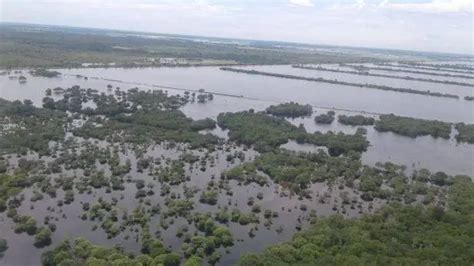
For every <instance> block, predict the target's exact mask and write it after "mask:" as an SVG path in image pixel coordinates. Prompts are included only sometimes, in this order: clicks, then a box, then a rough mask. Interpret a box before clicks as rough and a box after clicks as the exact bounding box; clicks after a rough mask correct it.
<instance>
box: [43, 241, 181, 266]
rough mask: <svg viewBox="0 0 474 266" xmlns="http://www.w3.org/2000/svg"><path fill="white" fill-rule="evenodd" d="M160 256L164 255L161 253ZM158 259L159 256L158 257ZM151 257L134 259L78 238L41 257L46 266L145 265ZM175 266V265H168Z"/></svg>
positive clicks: (166, 258) (142, 256)
mask: <svg viewBox="0 0 474 266" xmlns="http://www.w3.org/2000/svg"><path fill="white" fill-rule="evenodd" d="M159 255H162V254H161V253H160V254H159ZM157 257H158V256H157ZM153 258H154V257H152V256H151V255H140V256H137V257H133V256H131V255H128V254H126V253H125V252H124V251H123V250H121V249H119V248H106V247H103V246H99V245H94V244H92V243H91V242H89V241H88V240H86V239H83V238H76V239H75V240H74V241H73V242H72V243H71V241H69V240H65V241H64V242H62V243H61V244H59V245H58V246H57V247H55V248H54V249H52V250H49V251H46V252H45V253H43V254H42V256H41V261H42V263H43V265H44V266H55V265H143V264H142V262H143V261H149V262H151V261H152V259H153ZM174 259H175V257H162V258H160V259H159V260H160V261H161V263H164V262H171V263H172V262H175V261H174ZM167 265H175V264H167Z"/></svg>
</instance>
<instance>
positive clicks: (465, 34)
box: [0, 0, 474, 55]
mask: <svg viewBox="0 0 474 266" xmlns="http://www.w3.org/2000/svg"><path fill="white" fill-rule="evenodd" d="M0 22H24V23H35V24H49V25H66V26H79V27H93V28H107V29H120V30H134V31H146V32H156V33H175V34H189V35H202V36H212V37H228V38H242V39H256V40H274V41H290V42H302V43H312V44H328V45H344V46H358V47H376V48H390V49H403V50H417V51H432V52H450V53H464V54H471V55H474V33H473V30H474V0H0Z"/></svg>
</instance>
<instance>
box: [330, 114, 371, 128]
mask: <svg viewBox="0 0 474 266" xmlns="http://www.w3.org/2000/svg"><path fill="white" fill-rule="evenodd" d="M337 119H338V121H339V123H341V124H344V125H350V126H371V125H373V124H374V122H375V119H374V118H372V117H365V116H362V115H353V116H347V115H340V116H338V117H337Z"/></svg>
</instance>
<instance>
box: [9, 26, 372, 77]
mask: <svg viewBox="0 0 474 266" xmlns="http://www.w3.org/2000/svg"><path fill="white" fill-rule="evenodd" d="M143 34H144V33H143V32H141V33H137V36H135V34H130V32H120V31H110V30H98V29H80V30H78V29H77V28H68V27H56V26H41V25H32V26H28V25H25V24H22V25H18V24H17V25H13V24H10V25H7V24H2V25H0V67H2V68H8V67H13V68H15V67H17V68H18V67H31V66H42V67H63V68H68V67H81V66H82V63H83V62H90V63H100V64H108V63H114V66H116V67H127V66H131V67H136V66H160V65H162V63H160V62H159V61H158V60H156V61H154V60H149V59H150V58H156V55H160V57H165V58H179V59H188V60H190V61H189V62H186V63H183V64H178V66H179V65H183V66H192V65H209V64H214V65H217V64H235V63H242V64H291V63H318V62H322V63H328V62H336V63H339V62H365V61H367V60H368V59H367V55H366V54H364V56H363V57H362V56H356V55H352V56H348V55H347V54H341V55H338V54H334V53H320V52H318V53H314V52H312V51H306V50H305V49H288V47H286V46H285V47H281V48H280V47H279V46H280V45H283V44H278V43H275V42H254V41H251V42H249V43H248V44H245V45H244V46H243V44H242V42H238V43H236V44H233V43H230V42H228V41H226V44H225V45H223V44H222V43H221V42H220V41H219V42H202V41H196V40H198V39H194V37H190V36H186V37H185V38H183V36H179V35H169V34H166V35H160V36H159V38H155V36H157V35H156V34H152V35H149V36H150V37H151V38H148V37H147V38H143V37H142V35H143ZM138 35H140V36H138ZM161 37H165V38H161ZM190 38H191V39H190ZM199 38H200V37H199ZM275 44H278V45H275ZM165 65H166V64H165ZM171 65H172V66H175V65H174V64H171Z"/></svg>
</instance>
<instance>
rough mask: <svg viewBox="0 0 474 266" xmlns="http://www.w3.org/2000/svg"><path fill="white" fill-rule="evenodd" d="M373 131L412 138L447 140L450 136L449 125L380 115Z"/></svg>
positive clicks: (440, 122) (434, 121)
mask: <svg viewBox="0 0 474 266" xmlns="http://www.w3.org/2000/svg"><path fill="white" fill-rule="evenodd" d="M375 129H376V130H377V131H380V132H387V131H390V132H394V133H397V134H399V135H403V136H408V137H412V138H416V137H418V136H426V135H431V136H432V137H435V138H438V137H440V138H444V139H449V135H450V134H451V124H450V123H447V122H442V121H437V120H425V119H417V118H411V117H403V116H396V115H394V114H389V115H381V116H380V118H379V120H377V122H376V123H375Z"/></svg>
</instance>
